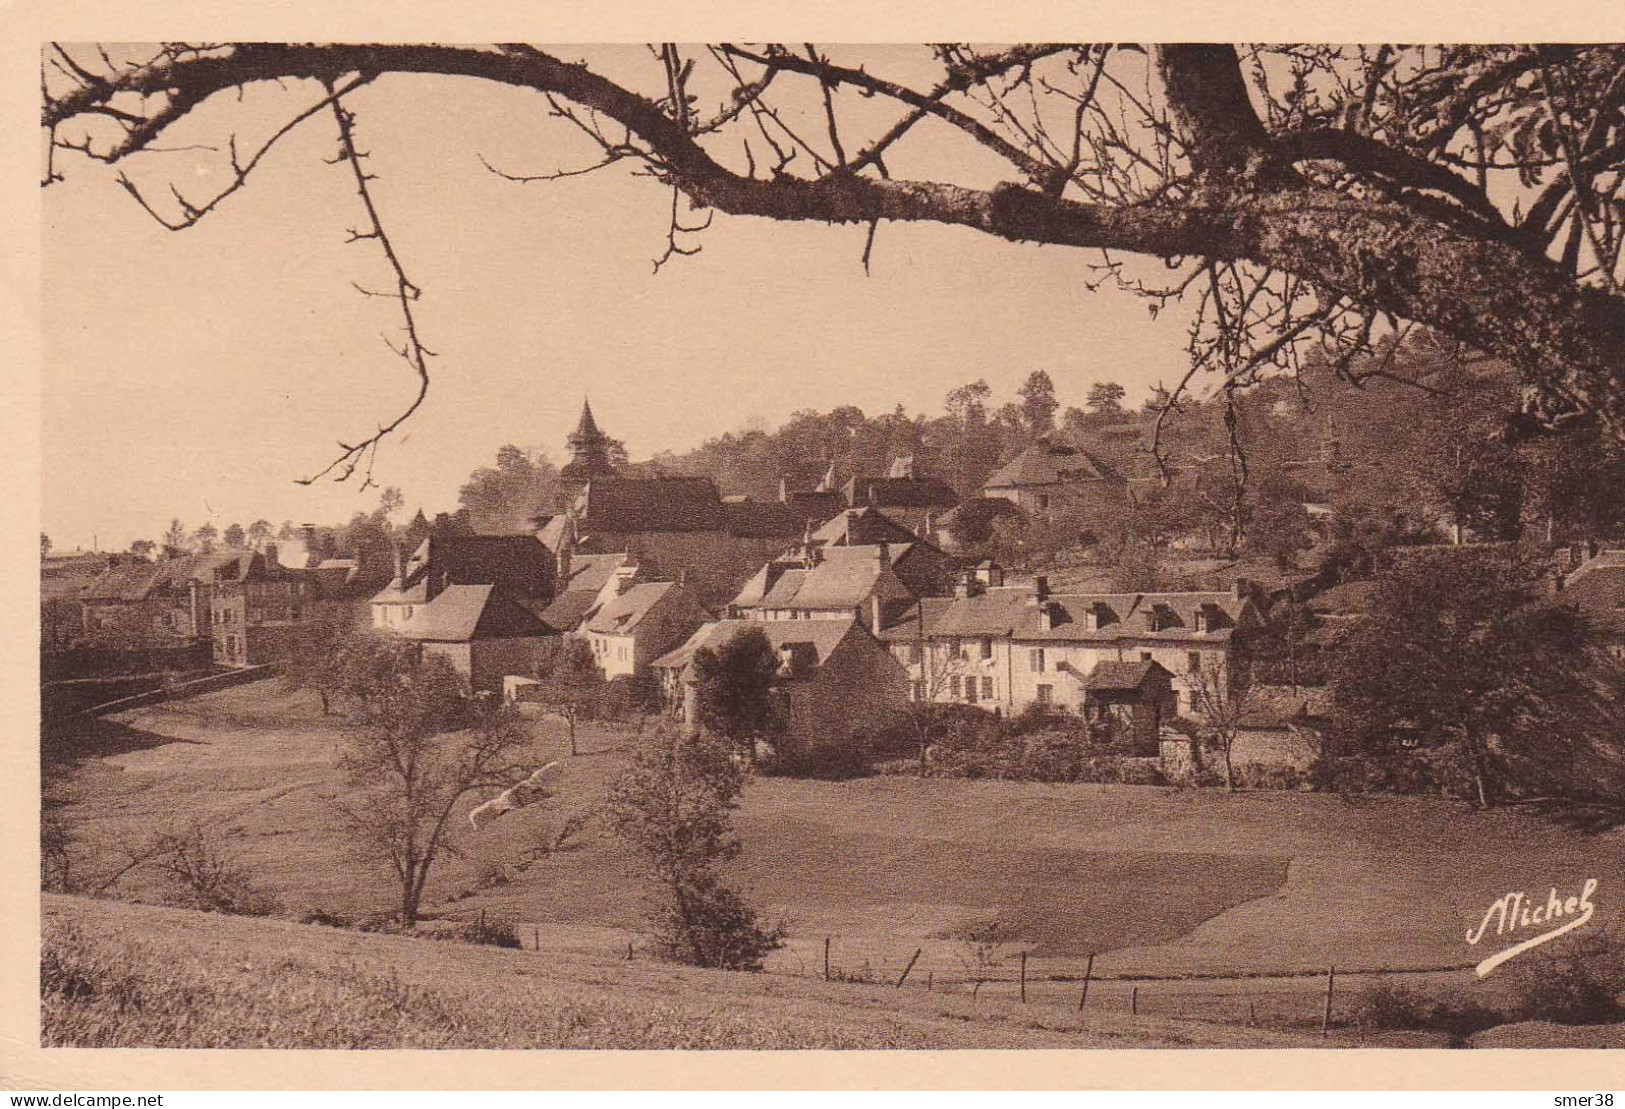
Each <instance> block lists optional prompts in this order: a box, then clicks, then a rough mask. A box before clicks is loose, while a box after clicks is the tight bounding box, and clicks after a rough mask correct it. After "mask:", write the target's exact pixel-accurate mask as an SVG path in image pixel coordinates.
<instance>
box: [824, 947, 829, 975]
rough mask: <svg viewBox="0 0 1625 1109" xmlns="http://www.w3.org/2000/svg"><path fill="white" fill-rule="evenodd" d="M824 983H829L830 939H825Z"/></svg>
mask: <svg viewBox="0 0 1625 1109" xmlns="http://www.w3.org/2000/svg"><path fill="white" fill-rule="evenodd" d="M824 981H826V982H828V981H829V937H828V936H825V937H824Z"/></svg>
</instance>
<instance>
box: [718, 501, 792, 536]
mask: <svg viewBox="0 0 1625 1109" xmlns="http://www.w3.org/2000/svg"><path fill="white" fill-rule="evenodd" d="M722 520H723V524H724V525H725V526H726V527H727V529H728V534H729V535H732V536H733V537H734V538H736V539H783V540H792V539H799V538H801V533H802V532H803V531H804V530H805V529H806V527H807V524H808V522H809V520H810V517H809V516H808V515H807V514H806V513H805V512H802V511H798V510H797V508H796V506H795V505H793V504H787V503H785V502H784V501H752V500H742V501H728V502H725V503H724V504H723V506H722Z"/></svg>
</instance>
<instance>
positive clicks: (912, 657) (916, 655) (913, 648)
mask: <svg viewBox="0 0 1625 1109" xmlns="http://www.w3.org/2000/svg"><path fill="white" fill-rule="evenodd" d="M924 654H925V652H924V651H923V650H921V649H920V645H919V644H918V643H911V644H909V648H908V661H910V662H919V661H920V660H921V658H922V657H924Z"/></svg>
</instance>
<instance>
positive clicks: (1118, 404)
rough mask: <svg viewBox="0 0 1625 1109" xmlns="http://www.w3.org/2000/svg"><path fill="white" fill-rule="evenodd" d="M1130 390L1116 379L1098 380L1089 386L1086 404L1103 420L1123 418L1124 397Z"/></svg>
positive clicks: (1097, 417)
mask: <svg viewBox="0 0 1625 1109" xmlns="http://www.w3.org/2000/svg"><path fill="white" fill-rule="evenodd" d="M1127 395H1128V391H1127V390H1126V389H1124V388H1123V387H1122V386H1121V385H1119V384H1117V382H1115V381H1097V382H1095V383H1094V384H1093V385H1091V386H1089V395H1088V397H1087V398H1086V399H1085V400H1084V402H1083V403H1084V406H1085V407H1087V408H1088V409H1089V411H1090V412H1091V413H1092V414H1093V415H1094V416H1095V418H1096V419H1098V420H1101V421H1103V422H1107V421H1112V420H1117V419H1121V418H1122V416H1123V415H1124V413H1123V398H1124V397H1125V396H1127Z"/></svg>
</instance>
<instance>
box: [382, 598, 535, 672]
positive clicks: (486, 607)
mask: <svg viewBox="0 0 1625 1109" xmlns="http://www.w3.org/2000/svg"><path fill="white" fill-rule="evenodd" d="M412 608H413V611H412V614H411V615H410V616H407V617H404V618H403V619H400V620H398V621H396V622H395V623H393V624H392V625H391V626H390V628H389V630H390V631H391V632H392V633H393V634H395V635H398V636H400V637H402V638H403V639H407V640H410V641H412V642H414V643H416V644H418V645H419V647H420V648H421V650H422V651H423V654H424V656H425V657H428V656H439V657H441V658H444V659H446V660H447V661H448V662H450V663H451V666H452V668H453V669H454V670H456V671H457V672H458V673H459V674H461V675H462V676H463V677H464V679H466V680H467V681H468V684H469V688H470V689H472V690H473V691H475V692H477V693H480V692H496V693H500V692H502V688H503V679H504V677H506V676H507V675H509V674H534V673H535V672H536V667H537V664H538V663H539V662H540V661H541V657H542V651H543V649H544V646H545V644H546V643H547V642H548V641H549V640H550V639H551V638H552V633H551V632H550V630H549V629H548V628H547V626H546V625H545V624H543V623H542V621H541V619H540V618H539V617H538V616H537V615H536V614H535V613H534V612H532V611H530V609H529V607H528V606H526V605H525V604H523V603H521V602H520V601H519V600H518V599H516V598H514V597H512V596H511V595H509V594H508V593H507V591H506V590H504V589H503V588H502V587H500V586H495V585H448V586H447V587H445V588H444V589H442V590H440V591H439V592H438V593H436V595H435V596H434V598H433V599H432V600H430V601H428V602H427V603H425V604H422V605H415V606H412Z"/></svg>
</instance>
